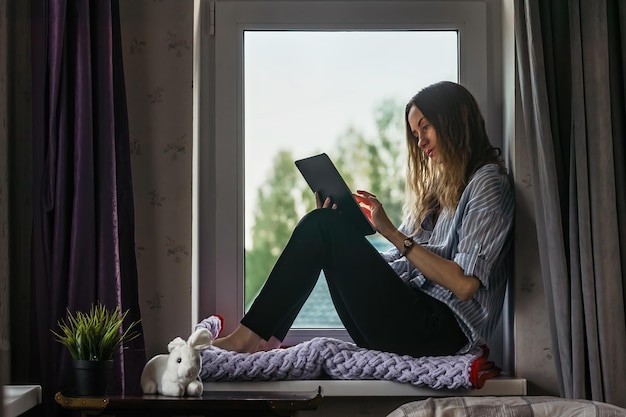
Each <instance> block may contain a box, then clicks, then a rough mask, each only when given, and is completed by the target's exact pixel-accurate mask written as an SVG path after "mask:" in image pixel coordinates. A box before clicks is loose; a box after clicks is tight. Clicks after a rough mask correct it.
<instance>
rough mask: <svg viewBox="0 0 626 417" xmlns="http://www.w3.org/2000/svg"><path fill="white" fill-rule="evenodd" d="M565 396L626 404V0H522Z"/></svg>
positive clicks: (529, 106)
mask: <svg viewBox="0 0 626 417" xmlns="http://www.w3.org/2000/svg"><path fill="white" fill-rule="evenodd" d="M515 38H516V51H517V62H518V76H519V79H518V80H519V87H520V98H521V102H522V113H523V129H524V131H525V134H524V135H523V137H522V138H518V140H521V141H522V143H523V144H524V146H527V147H528V151H529V153H530V154H532V155H533V156H534V158H533V163H532V170H531V171H532V177H533V179H532V184H533V188H534V202H535V217H536V219H537V235H538V239H539V252H540V261H541V267H542V275H543V280H544V287H545V291H546V296H547V304H548V311H549V314H550V317H549V320H550V327H551V333H552V341H553V345H554V352H555V355H554V358H555V363H556V368H557V375H558V377H559V379H560V391H561V395H562V396H564V397H567V398H587V399H592V400H597V401H605V402H609V403H613V404H616V405H619V406H622V407H626V396H625V395H624V392H625V391H624V390H625V387H624V381H625V375H626V360H625V359H626V357H625V353H624V352H626V320H625V316H626V312H625V305H626V274H625V272H626V241H625V240H624V239H626V171H625V167H626V159H625V156H624V145H625V139H626V137H625V130H624V129H625V127H626V109H625V107H624V96H625V90H624V87H625V72H624V69H625V65H624V64H625V59H626V54H625V51H626V49H625V48H626V2H624V1H622V0H551V1H543V0H515Z"/></svg>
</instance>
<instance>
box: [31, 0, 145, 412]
mask: <svg viewBox="0 0 626 417" xmlns="http://www.w3.org/2000/svg"><path fill="white" fill-rule="evenodd" d="M32 46H33V48H32V51H33V119H34V120H33V158H34V159H33V167H34V168H33V169H34V178H33V187H34V190H33V231H32V268H33V270H32V279H33V282H32V287H33V292H34V294H33V297H34V298H33V299H34V300H35V305H34V306H33V310H32V314H33V317H32V320H31V321H32V323H33V326H34V327H35V328H34V329H33V334H34V335H35V337H36V340H37V343H35V344H34V345H36V346H33V352H32V353H33V360H32V361H31V365H32V368H33V369H32V370H31V375H32V377H33V380H38V381H41V383H42V384H43V387H44V407H45V406H46V405H47V407H46V408H50V407H54V406H55V404H54V403H53V396H54V393H55V392H56V391H58V390H60V389H64V388H66V387H69V386H71V378H72V376H71V369H70V357H69V355H68V353H67V349H65V348H64V347H63V346H62V345H60V344H59V343H57V342H55V341H54V339H53V338H52V336H51V333H50V329H53V328H54V329H56V328H57V321H58V320H59V319H61V318H64V317H65V314H66V309H70V310H71V311H78V310H82V311H86V310H88V309H89V308H90V306H91V304H92V303H93V302H95V301H101V302H102V303H104V304H106V305H108V306H109V307H112V308H114V307H115V306H119V307H120V309H121V310H122V311H126V310H129V314H128V317H127V320H128V323H129V322H130V321H134V320H138V319H139V318H140V311H139V304H138V288H137V287H138V285H137V266H136V258H135V242H134V207H133V194H132V178H131V167H130V149H129V142H128V115H127V109H126V95H125V86H124V74H123V64H122V48H121V38H120V27H119V4H118V1H117V0H98V1H89V0H32ZM128 323H127V324H128ZM139 330H140V331H141V327H140V328H139ZM144 363H145V352H144V343H143V337H140V338H138V339H136V340H135V341H134V342H132V343H131V346H129V347H128V349H126V350H124V352H123V354H122V355H120V357H119V358H118V359H116V361H115V365H114V375H113V377H112V379H111V382H110V385H109V388H110V392H120V393H122V392H123V393H131V392H135V391H136V392H138V391H139V389H140V388H139V376H140V374H141V370H142V368H143V365H144ZM49 411H50V410H48V413H47V415H49V414H50V413H49Z"/></svg>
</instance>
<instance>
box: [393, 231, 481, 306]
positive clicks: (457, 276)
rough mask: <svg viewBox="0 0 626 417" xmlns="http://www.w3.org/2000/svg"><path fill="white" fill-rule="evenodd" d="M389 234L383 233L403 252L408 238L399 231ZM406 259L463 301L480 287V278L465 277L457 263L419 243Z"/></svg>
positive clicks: (412, 248)
mask: <svg viewBox="0 0 626 417" xmlns="http://www.w3.org/2000/svg"><path fill="white" fill-rule="evenodd" d="M387 233H388V234H387V235H385V234H384V233H382V232H381V234H382V235H383V236H385V238H387V240H389V241H390V242H391V243H392V244H393V245H394V246H395V247H396V248H398V250H399V251H401V252H402V251H403V250H404V241H405V239H406V238H407V236H405V235H404V234H403V233H401V232H400V231H398V230H397V229H395V230H392V231H390V232H389V231H387ZM406 258H407V259H408V260H409V262H411V264H413V265H415V267H416V268H417V269H419V270H420V271H421V272H422V274H424V276H425V277H426V278H428V279H429V280H431V281H433V282H436V283H437V284H439V285H441V286H442V287H444V288H447V289H449V290H450V291H452V293H453V294H454V295H456V296H457V297H458V298H459V300H461V301H467V300H469V299H471V298H472V297H473V296H474V293H475V292H476V291H477V290H478V288H479V287H480V281H479V280H478V278H476V277H474V276H467V275H465V274H464V271H463V269H462V268H461V267H460V266H459V265H458V264H457V263H456V262H454V261H451V260H449V259H446V258H443V257H441V256H439V255H437V254H434V253H432V252H431V251H429V250H427V249H425V248H423V247H422V246H421V245H419V244H418V243H413V246H412V247H411V249H410V250H409V251H408V253H407V254H406Z"/></svg>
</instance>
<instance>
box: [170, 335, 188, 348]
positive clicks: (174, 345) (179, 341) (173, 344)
mask: <svg viewBox="0 0 626 417" xmlns="http://www.w3.org/2000/svg"><path fill="white" fill-rule="evenodd" d="M185 345H186V342H185V341H184V340H183V339H181V338H180V337H177V338H176V339H174V340H172V341H171V342H170V343H168V345H167V351H168V352H171V351H173V350H174V349H176V348H177V347H181V346H185Z"/></svg>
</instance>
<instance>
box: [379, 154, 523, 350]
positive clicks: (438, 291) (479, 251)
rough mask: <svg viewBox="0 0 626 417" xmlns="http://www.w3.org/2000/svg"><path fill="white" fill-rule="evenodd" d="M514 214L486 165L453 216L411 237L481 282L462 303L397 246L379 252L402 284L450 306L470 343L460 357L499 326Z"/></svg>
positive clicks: (506, 191)
mask: <svg viewBox="0 0 626 417" xmlns="http://www.w3.org/2000/svg"><path fill="white" fill-rule="evenodd" d="M514 211H515V201H514V195H513V190H512V189H511V184H510V182H509V179H508V177H507V176H506V174H502V173H501V172H500V168H499V167H498V166H497V165H495V164H489V165H485V166H483V167H481V168H480V169H478V171H476V173H475V174H474V175H473V176H472V178H471V179H470V181H469V183H468V185H467V187H466V188H465V190H464V191H463V193H462V194H461V198H460V200H459V204H458V206H457V208H456V210H455V211H454V212H453V213H452V212H448V213H446V212H445V211H444V212H442V213H441V214H440V215H439V219H438V220H437V223H436V224H435V226H434V228H433V225H432V223H433V221H432V218H431V217H430V218H427V219H426V220H425V221H424V222H423V223H422V230H421V231H420V232H418V233H417V234H416V235H415V236H413V239H414V240H415V241H416V242H417V243H419V244H420V245H422V246H423V247H424V248H426V249H428V250H430V251H431V252H434V253H436V254H437V255H440V256H442V257H444V258H447V259H452V260H454V261H455V262H456V263H457V264H458V265H459V266H460V267H461V268H462V269H463V271H464V273H465V275H467V276H475V277H476V278H478V279H479V280H480V282H481V284H482V285H481V286H480V287H479V289H478V290H477V291H476V293H475V294H474V297H473V298H471V299H470V300H467V301H464V302H463V301H461V300H459V299H458V298H457V297H456V296H455V295H454V294H453V293H452V292H451V291H450V290H448V289H446V288H444V287H442V286H441V285H439V284H436V283H435V282H432V281H430V280H429V279H428V278H426V277H425V276H424V275H423V274H422V273H421V272H420V271H419V270H418V269H417V268H416V267H415V266H413V265H412V264H410V263H409V262H408V261H407V259H406V258H404V257H402V256H401V255H400V252H399V251H398V250H397V249H396V248H393V249H391V250H389V251H388V252H385V253H383V254H382V255H383V257H384V258H385V259H386V260H387V262H389V264H390V265H391V267H392V268H393V269H394V271H395V272H396V273H397V274H398V275H399V276H400V278H401V279H402V280H403V281H404V282H406V283H408V285H410V286H413V287H415V288H418V289H420V290H421V291H424V292H425V293H427V294H428V295H430V296H432V297H434V298H436V299H437V300H440V301H442V302H443V303H445V304H446V305H448V306H449V307H450V309H451V310H452V312H453V313H454V314H455V316H456V318H457V321H458V322H459V325H460V326H461V329H462V330H463V332H464V333H465V335H466V336H467V338H468V340H469V343H468V344H467V345H466V346H465V347H464V348H463V349H462V350H461V351H460V353H464V352H467V351H468V350H469V349H471V348H472V347H474V346H478V345H480V344H483V343H485V342H486V341H487V339H488V338H489V336H490V335H491V333H492V332H493V330H494V329H495V327H496V325H497V324H498V320H499V318H500V313H501V311H502V304H503V301H504V293H505V289H506V283H507V279H508V276H509V274H510V272H511V265H512V262H511V261H512V251H511V242H512V231H513V220H514ZM399 229H400V231H401V232H402V233H404V234H406V235H409V234H410V232H411V231H410V229H409V227H408V225H407V223H406V222H405V223H403V224H402V225H401V226H400V228H399Z"/></svg>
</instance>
